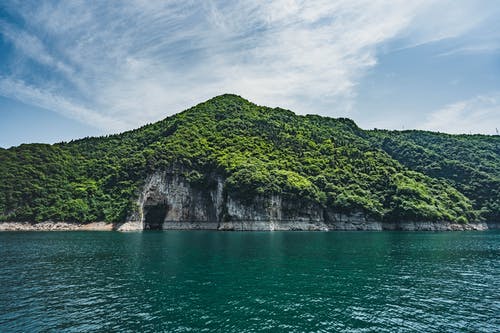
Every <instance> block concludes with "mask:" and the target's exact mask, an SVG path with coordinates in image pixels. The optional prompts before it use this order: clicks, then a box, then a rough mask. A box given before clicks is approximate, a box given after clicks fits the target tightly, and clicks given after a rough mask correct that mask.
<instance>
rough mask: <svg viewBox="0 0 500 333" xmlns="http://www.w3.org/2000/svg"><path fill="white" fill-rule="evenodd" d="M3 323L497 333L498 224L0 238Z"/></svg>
mask: <svg viewBox="0 0 500 333" xmlns="http://www.w3.org/2000/svg"><path fill="white" fill-rule="evenodd" d="M0 261H1V266H0V288H1V289H0V332H40V331H41V332H48V331H67V332H80V331H105V332H109V331H168V332H198V331H204V332H213V331H218V332H256V331H268V332H337V331H338V332H342V331H346V332H499V331H500V233H499V232H497V231H489V232H443V233H424V232H421V233H420V232H413V233H404V232H242V233H239V232H203V231H168V232H144V233H118V232H49V233H43V232H39V233H36V232H33V233H21V232H20V233H0Z"/></svg>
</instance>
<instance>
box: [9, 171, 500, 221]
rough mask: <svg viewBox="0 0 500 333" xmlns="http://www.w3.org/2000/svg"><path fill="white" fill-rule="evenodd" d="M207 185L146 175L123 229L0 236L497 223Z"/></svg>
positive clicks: (174, 175)
mask: <svg viewBox="0 0 500 333" xmlns="http://www.w3.org/2000/svg"><path fill="white" fill-rule="evenodd" d="M211 179H212V180H213V181H212V182H211V184H210V185H206V184H204V185H201V184H198V185H195V184H192V183H190V182H189V181H188V180H187V179H186V178H185V177H184V176H182V173H181V172H178V171H170V172H156V173H153V174H152V175H150V176H149V177H148V178H147V179H146V182H145V184H144V187H143V189H142V191H141V192H140V195H139V196H138V199H137V207H136V210H135V211H133V212H132V213H131V214H130V216H129V218H128V219H127V221H125V222H124V223H118V224H112V223H105V222H95V223H89V224H75V223H68V222H52V221H47V222H40V223H30V222H4V223H0V231H52V230H56V231H57V230H118V231H140V230H155V229H156V230H168V229H205V230H254V231H258V230H261V231H271V230H318V231H328V230H378V231H380V230H405V231H445V230H487V229H498V228H499V227H500V224H499V223H488V224H487V223H469V224H458V223H449V222H425V221H403V222H398V223H388V222H380V221H375V220H373V219H370V218H368V217H367V216H365V215H364V214H363V213H361V212H357V213H353V214H350V215H345V214H341V213H339V212H335V211H333V210H331V209H328V208H325V207H323V206H321V205H319V204H316V203H312V202H309V201H306V200H302V201H301V200H289V199H288V200H287V199H285V198H283V197H281V196H279V195H273V196H270V197H264V196H257V197H255V198H253V199H251V200H250V201H249V200H242V199H239V198H235V197H232V196H230V195H228V194H227V193H226V191H225V190H224V181H225V180H224V178H223V177H220V176H218V175H212V177H211Z"/></svg>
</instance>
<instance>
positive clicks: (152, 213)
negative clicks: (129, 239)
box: [144, 204, 168, 230]
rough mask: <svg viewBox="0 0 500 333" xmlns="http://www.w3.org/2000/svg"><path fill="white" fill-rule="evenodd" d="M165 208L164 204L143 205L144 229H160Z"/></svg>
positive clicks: (165, 212)
mask: <svg viewBox="0 0 500 333" xmlns="http://www.w3.org/2000/svg"><path fill="white" fill-rule="evenodd" d="M167 210H168V207H167V205H165V204H159V205H154V206H146V207H144V212H145V216H144V230H162V229H163V221H164V220H165V216H166V215H167Z"/></svg>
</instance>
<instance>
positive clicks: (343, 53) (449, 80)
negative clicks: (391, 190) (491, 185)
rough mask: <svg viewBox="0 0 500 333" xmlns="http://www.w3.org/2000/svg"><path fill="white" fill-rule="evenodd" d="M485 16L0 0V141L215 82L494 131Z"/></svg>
mask: <svg viewBox="0 0 500 333" xmlns="http://www.w3.org/2000/svg"><path fill="white" fill-rule="evenodd" d="M499 17H500V2H498V1H493V0H470V1H468V0H450V1H447V0H435V1H430V0H429V1H427V0H422V1H407V0H404V1H399V0H388V1H385V0H384V1H382V0H380V1H378V0H346V1H343V0H339V1H334V0H318V1H313V0H309V1H293V0H280V1H269V0H266V1H260V0H252V1H239V0H231V1H201V0H199V1H187V0H184V1H140V0H136V1H92V2H91V1H77V0H74V1H61V2H55V1H43V0H39V1H11V0H3V1H1V3H0V147H4V148H7V147H10V146H15V145H19V144H21V143H31V142H44V143H54V142H59V141H67V140H71V139H75V138H81V137H85V136H95V135H104V134H110V133H117V132H122V131H125V130H129V129H133V128H136V127H139V126H141V125H144V124H146V123H151V122H154V121H157V120H160V119H163V118H165V117H167V116H169V115H172V114H175V113H177V112H180V111H182V110H184V109H186V108H189V107H191V106H193V105H196V104H198V103H200V102H203V101H205V100H207V99H209V98H211V97H214V96H217V95H220V94H224V93H234V94H238V95H240V96H242V97H244V98H246V99H248V100H250V101H252V102H254V103H257V104H259V105H266V106H271V107H276V106H280V107H283V108H287V109H290V110H292V111H294V112H296V113H298V114H320V115H324V116H330V117H349V118H351V119H353V120H354V121H355V122H356V123H357V124H358V125H359V126H360V127H362V128H365V129H372V128H386V129H399V130H400V129H424V130H433V131H440V132H446V133H466V134H469V133H472V134H474V133H482V134H495V133H496V128H500V20H499V19H498V18H499Z"/></svg>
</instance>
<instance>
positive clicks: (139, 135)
mask: <svg viewBox="0 0 500 333" xmlns="http://www.w3.org/2000/svg"><path fill="white" fill-rule="evenodd" d="M155 170H178V172H180V173H182V174H183V175H184V176H185V177H186V178H187V179H188V180H189V182H191V183H192V184H194V185H195V186H199V187H200V188H208V187H210V186H211V184H212V183H213V181H214V176H215V175H218V176H222V177H224V178H225V179H226V181H225V191H226V193H229V194H231V195H232V196H234V197H238V198H240V199H241V200H251V199H252V198H253V197H255V196H268V195H271V194H281V195H282V196H283V197H285V198H288V199H290V200H307V201H313V202H317V203H320V204H321V205H323V206H326V207H330V208H333V209H334V210H336V211H339V212H343V213H350V212H356V211H363V212H365V213H366V214H367V215H368V216H370V217H373V218H375V219H378V220H384V221H400V220H414V221H452V222H461V223H467V222H474V221H479V220H492V221H493V220H494V221H498V219H499V211H500V192H499V188H500V137H498V136H478V135H474V136H469V135H461V136H453V135H447V134H439V133H431V132H422V131H404V132H394V131H365V130H362V129H360V128H359V127H357V126H356V124H355V123H354V122H353V121H351V120H349V119H343V118H339V119H332V118H326V117H320V116H313V115H308V116H298V115H295V114H294V113H293V112H291V111H288V110H284V109H280V108H274V109H272V108H268V107H263V106H257V105H255V104H252V103H250V102H248V101H246V100H244V99H242V98H241V97H238V96H235V95H222V96H219V97H215V98H213V99H211V100H209V101H207V102H205V103H201V104H199V105H197V106H195V107H193V108H191V109H188V110H186V111H184V112H181V113H179V114H176V115H174V116H171V117H168V118H166V119H164V120H162V121H159V122H157V123H154V124H150V125H146V126H143V127H141V128H139V129H136V130H133V131H129V132H125V133H122V134H118V135H112V136H107V137H99V138H85V139H82V140H77V141H72V142H69V143H59V144H55V145H46V144H29V145H21V146H19V147H13V148H10V149H2V150H0V221H1V220H3V221H45V220H55V221H75V222H90V221H101V220H104V221H109V222H118V221H123V220H124V219H125V218H126V217H127V215H128V214H130V212H131V211H133V209H134V202H135V200H136V198H137V193H138V191H139V190H140V188H141V186H142V184H143V182H144V180H145V179H146V177H147V176H148V174H151V173H152V172H154V171H155Z"/></svg>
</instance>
